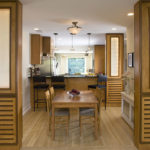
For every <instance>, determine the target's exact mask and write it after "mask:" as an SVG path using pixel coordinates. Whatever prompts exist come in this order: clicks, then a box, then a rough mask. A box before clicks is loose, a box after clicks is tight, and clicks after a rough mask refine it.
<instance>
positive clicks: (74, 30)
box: [67, 22, 82, 35]
mask: <svg viewBox="0 0 150 150" xmlns="http://www.w3.org/2000/svg"><path fill="white" fill-rule="evenodd" d="M77 24H78V22H72V26H71V27H68V28H67V30H68V31H69V32H70V33H71V34H73V35H76V34H78V33H79V32H80V31H81V29H82V28H81V27H79V26H77Z"/></svg>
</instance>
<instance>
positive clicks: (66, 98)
mask: <svg viewBox="0 0 150 150" xmlns="http://www.w3.org/2000/svg"><path fill="white" fill-rule="evenodd" d="M97 105H98V100H97V98H96V96H95V95H94V93H93V92H92V91H89V90H88V91H81V92H80V95H78V96H76V97H71V96H70V95H69V94H67V91H63V92H60V93H59V94H56V96H55V97H54V99H53V101H52V122H51V123H52V124H51V131H52V139H53V140H54V139H55V109H57V108H94V109H95V120H94V122H95V137H96V139H97V137H98V131H97V130H98V124H97V119H98V112H97Z"/></svg>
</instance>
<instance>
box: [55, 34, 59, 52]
mask: <svg viewBox="0 0 150 150" xmlns="http://www.w3.org/2000/svg"><path fill="white" fill-rule="evenodd" d="M54 36H55V44H54V45H55V46H54V50H57V49H58V48H57V36H58V33H54Z"/></svg>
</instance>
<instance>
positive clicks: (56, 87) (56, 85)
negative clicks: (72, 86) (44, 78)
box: [53, 84, 65, 89]
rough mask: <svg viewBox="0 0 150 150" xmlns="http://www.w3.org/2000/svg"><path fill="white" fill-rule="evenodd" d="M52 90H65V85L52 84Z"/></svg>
mask: <svg viewBox="0 0 150 150" xmlns="http://www.w3.org/2000/svg"><path fill="white" fill-rule="evenodd" d="M53 87H54V89H65V85H64V84H63V85H62V84H54V85H53Z"/></svg>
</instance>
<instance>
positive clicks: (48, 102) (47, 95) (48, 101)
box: [45, 90, 51, 116]
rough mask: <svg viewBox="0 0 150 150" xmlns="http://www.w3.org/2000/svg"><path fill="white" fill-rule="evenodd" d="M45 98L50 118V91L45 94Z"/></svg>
mask: <svg viewBox="0 0 150 150" xmlns="http://www.w3.org/2000/svg"><path fill="white" fill-rule="evenodd" d="M45 97H46V104H47V112H48V116H49V112H50V110H51V95H50V92H49V90H47V91H46V92H45Z"/></svg>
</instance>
